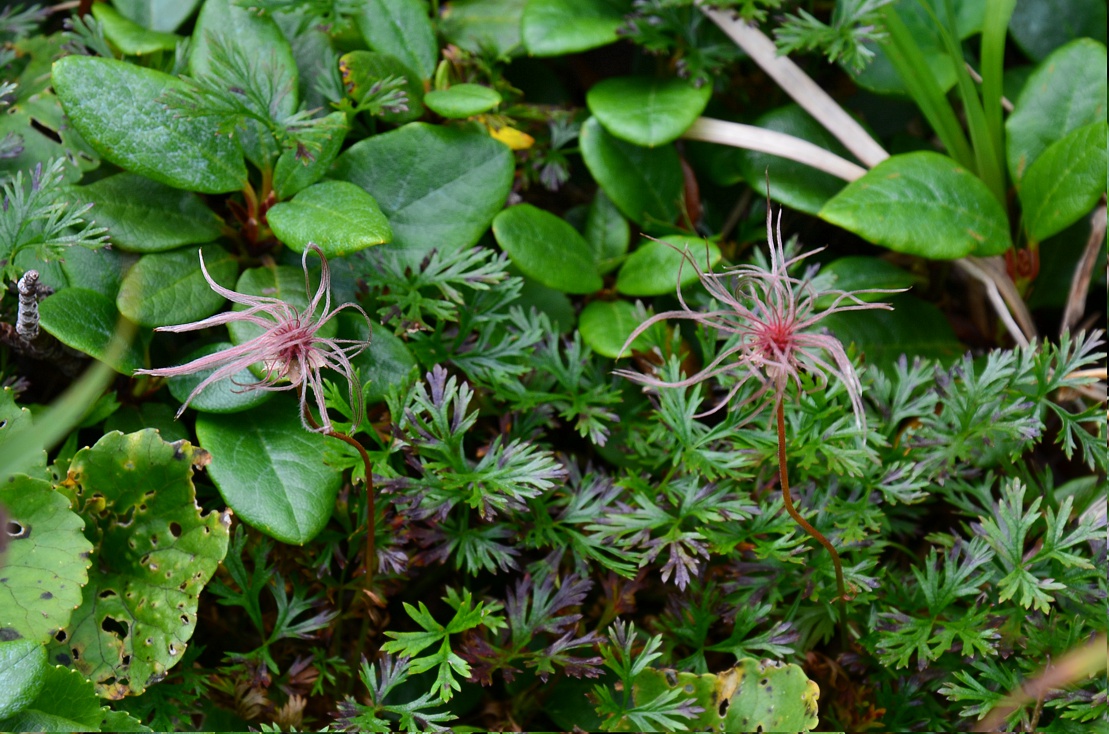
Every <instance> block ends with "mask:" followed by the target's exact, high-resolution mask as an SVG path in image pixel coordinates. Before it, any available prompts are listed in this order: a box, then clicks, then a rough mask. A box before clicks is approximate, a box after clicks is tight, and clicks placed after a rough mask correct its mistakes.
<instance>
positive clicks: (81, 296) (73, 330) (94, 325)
mask: <svg viewBox="0 0 1109 734" xmlns="http://www.w3.org/2000/svg"><path fill="white" fill-rule="evenodd" d="M39 316H40V317H41V320H40V321H39V324H40V325H41V326H42V328H43V329H44V330H45V331H47V332H48V333H50V334H51V335H53V336H54V337H56V338H57V339H58V341H60V342H62V343H63V344H65V345H67V346H70V347H73V348H74V349H76V350H77V351H79V352H84V353H85V354H87V355H89V356H90V357H92V358H93V359H98V360H100V361H101V362H105V363H106V364H108V366H110V367H111V368H112V369H114V370H115V371H116V372H119V373H121V374H124V375H131V374H132V373H134V371H135V370H137V369H139V368H141V367H142V366H143V358H142V353H141V352H140V350H139V349H138V347H137V346H136V345H135V344H134V343H132V344H129V345H127V347H126V348H125V349H123V351H122V352H121V353H120V354H118V355H113V354H111V348H112V340H113V336H114V335H115V332H116V329H117V328H118V327H119V325H120V318H121V317H120V315H119V312H118V311H117V310H116V305H115V303H114V302H113V301H112V299H110V298H108V297H107V296H105V295H102V294H100V293H97V292H96V291H90V290H88V289H86V288H66V289H65V290H61V291H58V292H57V293H55V294H54V295H52V296H49V297H48V298H46V299H45V300H43V302H42V303H40V304H39Z"/></svg>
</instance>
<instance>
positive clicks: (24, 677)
mask: <svg viewBox="0 0 1109 734" xmlns="http://www.w3.org/2000/svg"><path fill="white" fill-rule="evenodd" d="M47 667H48V666H47V664H46V648H45V647H43V646H42V643H41V642H38V641H36V640H31V639H27V638H25V637H22V638H15V639H5V638H0V721H2V720H3V719H6V718H7V717H9V716H12V715H13V714H18V713H19V712H20V711H22V710H23V709H25V708H27V707H28V706H30V705H31V702H32V701H34V700H35V697H36V696H38V694H39V691H41V690H42V686H43V684H44V683H45V682H46V670H47Z"/></svg>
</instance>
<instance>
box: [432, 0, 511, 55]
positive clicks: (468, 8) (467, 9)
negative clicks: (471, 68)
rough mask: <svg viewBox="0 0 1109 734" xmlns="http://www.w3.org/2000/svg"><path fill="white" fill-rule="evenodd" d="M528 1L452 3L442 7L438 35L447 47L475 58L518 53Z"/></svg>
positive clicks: (457, 0) (461, 0) (454, 0)
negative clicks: (466, 52) (479, 55)
mask: <svg viewBox="0 0 1109 734" xmlns="http://www.w3.org/2000/svg"><path fill="white" fill-rule="evenodd" d="M526 1H527V0H451V2H450V3H449V4H446V5H445V6H444V7H443V11H442V13H441V15H440V19H439V32H440V33H442V34H443V38H445V39H446V40H447V42H448V43H453V44H454V45H455V46H458V47H459V48H461V49H464V50H466V51H469V52H470V53H474V54H485V53H488V52H492V53H494V54H496V55H497V56H500V57H508V56H512V55H513V54H515V53H519V52H520V51H521V50H522V49H521V48H520V18H521V16H522V15H523V11H524V5H525V3H526Z"/></svg>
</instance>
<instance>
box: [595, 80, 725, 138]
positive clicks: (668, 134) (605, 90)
mask: <svg viewBox="0 0 1109 734" xmlns="http://www.w3.org/2000/svg"><path fill="white" fill-rule="evenodd" d="M710 96H712V85H711V84H705V85H702V86H701V87H695V86H693V85H692V84H690V83H689V82H687V81H685V80H683V79H656V78H654V77H641V76H625V77H615V78H613V79H605V80H604V81H603V82H600V83H599V84H597V85H596V86H594V87H593V88H592V89H590V90H589V93H588V94H586V96H585V101H586V103H587V104H588V105H589V111H590V112H592V113H593V116H594V117H596V118H597V119H598V120H600V122H601V124H602V125H604V127H605V130H608V131H609V132H610V133H612V134H613V135H615V136H616V137H618V138H620V139H621V140H626V141H627V142H629V143H635V144H636V145H642V146H646V147H648V148H654V147H655V146H658V145H663V144H664V143H669V142H671V141H673V140H676V139H677V138H678V136H679V135H681V134H682V133H684V132H685V131H686V129H687V128H688V127H689V126H690V125H692V124H693V121H694V120H696V119H697V118H698V117H700V115H701V113H702V112H704V110H705V105H707V104H708V102H709V97H710Z"/></svg>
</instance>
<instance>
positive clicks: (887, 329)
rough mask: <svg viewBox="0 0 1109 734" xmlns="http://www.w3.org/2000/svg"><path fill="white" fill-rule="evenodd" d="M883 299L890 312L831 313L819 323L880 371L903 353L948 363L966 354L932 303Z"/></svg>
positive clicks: (900, 296)
mask: <svg viewBox="0 0 1109 734" xmlns="http://www.w3.org/2000/svg"><path fill="white" fill-rule="evenodd" d="M882 300H884V301H886V302H887V303H889V304H890V305H891V306H893V310H892V311H885V310H881V311H879V310H867V311H844V312H841V313H832V314H827V315H826V316H824V317H823V318H822V319H821V324H822V325H824V326H825V327H827V328H828V330H829V331H831V332H832V334H833V335H835V337H836V338H837V339H839V340H840V341H841V342H843V343H844V344H851V343H853V344H855V345H856V346H857V347H858V350H859V352H860V353H861V354H863V355H865V357H866V361H867V362H868V363H872V364H874V365H877V366H878V367H881V368H883V369H890V368H892V367H893V366H894V365H895V364H896V363H897V361H898V360H899V359H900V358H901V355H903V354H904V355H907V356H908V357H910V358H912V357H917V356H919V357H925V358H929V359H936V360H938V361H940V362H950V361H951V360H953V359H955V358H956V357H958V356H959V355H960V354H962V353H963V352H964V351H965V349H966V348H965V347H964V346H963V345H962V344H961V343H960V342H959V339H958V337H956V336H955V332H954V331H952V330H951V324H949V323H948V321H947V318H946V317H945V316H944V315H943V312H942V311H940V310H939V309H938V308H936V307H935V306H934V305H932V304H931V303H928V302H927V301H924V300H922V299H920V298H916V297H915V296H911V295H909V294H907V293H893V294H890V295H889V296H886V297H885V298H883V299H882ZM910 361H911V359H910Z"/></svg>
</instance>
